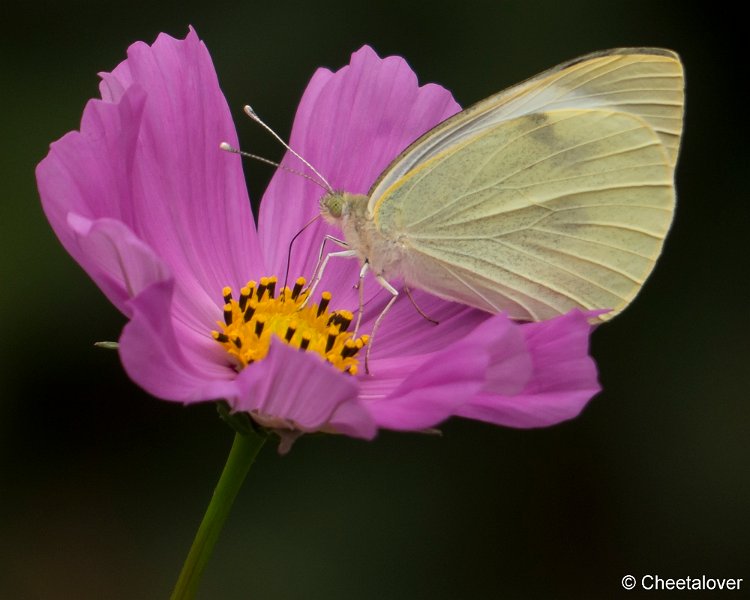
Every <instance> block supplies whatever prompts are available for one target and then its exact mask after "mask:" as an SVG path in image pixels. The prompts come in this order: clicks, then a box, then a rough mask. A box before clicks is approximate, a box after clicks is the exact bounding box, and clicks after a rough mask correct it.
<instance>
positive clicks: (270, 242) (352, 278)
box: [260, 46, 459, 308]
mask: <svg viewBox="0 0 750 600" xmlns="http://www.w3.org/2000/svg"><path fill="white" fill-rule="evenodd" d="M458 110H459V106H458V105H457V104H456V103H455V102H454V100H453V98H452V97H451V95H450V93H449V92H448V91H447V90H445V89H443V88H441V87H440V86H437V85H433V84H429V85H425V86H423V87H419V86H418V82H417V78H416V75H415V74H414V73H413V72H412V70H411V69H410V68H409V65H408V64H407V63H406V62H405V61H404V60H403V59H402V58H400V57H394V56H391V57H388V58H385V59H381V58H379V57H378V56H377V54H375V52H374V51H373V50H372V49H371V48H369V47H368V46H364V47H363V48H361V49H360V50H358V51H357V52H355V53H354V54H353V55H352V59H351V63H350V64H349V65H348V66H346V67H343V68H342V69H340V70H339V71H337V72H335V73H331V72H330V71H328V70H327V69H319V70H318V71H317V72H316V73H315V75H314V76H313V78H312V80H311V81H310V83H309V85H308V87H307V90H306V91H305V93H304V96H303V97H302V101H301V102H300V105H299V108H298V110H297V115H296V117H295V121H294V127H293V129H292V135H291V146H292V148H294V149H295V150H296V151H297V152H299V153H300V154H301V155H302V156H304V157H305V158H306V159H307V160H308V161H309V162H310V163H311V164H312V165H314V166H315V168H316V169H318V170H319V171H320V172H321V174H323V175H324V176H325V177H326V178H327V179H328V181H329V182H330V183H331V185H332V186H333V187H334V188H335V189H341V190H345V191H348V192H352V193H365V192H367V190H368V189H369V187H370V186H371V185H372V184H373V183H374V182H375V179H376V178H377V177H378V175H379V174H380V173H381V172H382V171H383V170H384V169H385V167H386V166H388V164H389V163H390V162H391V161H392V160H393V159H394V158H395V157H396V156H397V155H398V154H399V152H401V150H403V149H404V148H405V147H406V146H407V145H409V144H410V143H411V142H412V141H414V140H415V139H416V138H417V137H419V136H420V135H421V134H422V133H424V132H425V131H427V130H428V129H430V128H431V127H433V126H435V125H436V124H438V123H439V122H440V121H442V120H444V119H446V118H447V117H449V116H450V115H452V114H454V113H456V112H457V111H458ZM282 162H283V164H285V165H287V166H289V167H291V168H293V169H297V170H300V171H304V172H307V173H310V171H309V169H307V167H305V166H304V165H302V163H301V162H300V161H299V160H297V159H296V158H294V157H292V156H291V155H289V154H287V156H285V158H284V160H283V161H282ZM323 194H324V190H322V189H320V188H319V187H318V186H316V185H315V184H313V183H311V182H309V181H307V180H305V179H303V178H302V177H299V176H298V175H293V174H290V173H287V172H284V171H282V170H279V171H277V172H276V174H275V176H274V178H273V180H272V181H271V184H270V185H269V187H268V190H267V191H266V193H265V195H264V196H263V202H262V204H261V210H260V236H261V244H262V246H263V248H264V251H265V254H266V257H267V260H268V265H269V267H272V269H273V271H274V272H281V271H282V270H283V268H284V265H285V261H286V255H287V249H288V245H289V240H290V239H291V237H292V236H293V235H294V234H295V233H296V232H297V231H298V230H299V229H300V228H301V227H302V226H303V225H304V224H305V223H307V222H308V221H309V220H310V219H311V218H313V217H314V216H315V215H316V214H318V212H319V209H318V200H319V199H320V197H321V196H322V195H323ZM326 233H329V234H335V235H337V236H338V237H340V232H337V231H335V230H333V229H332V228H330V227H329V226H328V225H327V224H325V223H323V222H322V220H319V221H317V222H316V223H315V224H314V225H313V226H311V227H310V228H308V230H306V231H305V233H304V234H302V235H301V236H300V238H298V240H297V242H295V246H294V249H293V257H292V267H293V268H292V269H291V272H292V274H293V276H294V277H297V276H299V275H303V276H308V277H309V276H310V274H311V273H312V270H313V268H314V266H315V262H316V259H317V256H318V250H319V247H320V244H321V242H322V240H323V236H324V235H325V234H326ZM334 250H336V248H335V247H333V248H330V249H329V250H328V252H330V251H334ZM335 263H336V264H332V265H331V267H330V268H329V270H328V271H327V272H326V277H325V280H324V282H323V284H322V286H323V287H322V288H321V289H328V290H332V291H333V293H334V297H335V302H336V303H337V306H348V307H349V308H352V307H355V306H356V304H357V299H356V294H355V293H354V292H353V290H352V286H353V285H354V284H355V283H356V275H357V272H358V270H359V266H358V265H357V264H356V261H347V260H343V259H338V260H336V261H335ZM368 283H369V286H368V288H369V289H368V288H366V292H367V295H368V298H369V297H370V296H371V295H372V294H374V293H375V292H377V291H378V290H377V284H375V282H374V281H372V280H369V282H368Z"/></svg>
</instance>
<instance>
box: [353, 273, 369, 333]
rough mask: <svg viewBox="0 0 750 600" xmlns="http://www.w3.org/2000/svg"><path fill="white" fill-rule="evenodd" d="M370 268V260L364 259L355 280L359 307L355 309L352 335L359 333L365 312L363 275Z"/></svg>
mask: <svg viewBox="0 0 750 600" xmlns="http://www.w3.org/2000/svg"><path fill="white" fill-rule="evenodd" d="M369 269H370V261H368V260H365V262H364V263H362V268H361V269H360V270H359V281H358V282H357V293H358V295H359V308H358V309H357V324H356V325H355V326H354V337H355V338H356V337H357V334H358V333H359V325H360V323H362V315H363V314H364V312H365V275H366V274H367V271H368V270H369Z"/></svg>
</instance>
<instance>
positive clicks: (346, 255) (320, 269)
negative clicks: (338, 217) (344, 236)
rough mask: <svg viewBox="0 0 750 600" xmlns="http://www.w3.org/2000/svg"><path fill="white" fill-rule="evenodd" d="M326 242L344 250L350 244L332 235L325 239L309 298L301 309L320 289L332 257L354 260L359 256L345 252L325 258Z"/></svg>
mask: <svg viewBox="0 0 750 600" xmlns="http://www.w3.org/2000/svg"><path fill="white" fill-rule="evenodd" d="M326 242H333V243H334V244H338V245H339V246H341V247H342V248H348V247H349V244H347V243H346V242H345V241H344V240H340V239H338V238H335V237H333V236H332V235H327V236H325V237H324V238H323V243H322V244H321V245H320V252H319V253H318V262H317V264H316V265H315V270H314V271H313V278H312V283H311V284H310V287H309V288H308V294H307V298H305V300H304V301H303V302H302V304H301V305H300V309H302V308H305V306H307V303H308V302H309V301H310V298H312V295H313V293H314V292H315V289H316V288H317V287H318V284H319V283H320V280H321V279H322V277H323V271H325V268H326V265H327V264H328V259H330V258H331V257H334V258H354V257H355V256H356V255H357V253H356V252H355V251H354V250H343V251H341V252H329V253H328V254H326V255H325V257H324V256H323V251H324V249H325V246H326Z"/></svg>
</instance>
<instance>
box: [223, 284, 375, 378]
mask: <svg viewBox="0 0 750 600" xmlns="http://www.w3.org/2000/svg"><path fill="white" fill-rule="evenodd" d="M277 283H278V279H277V278H276V277H275V276H274V277H261V279H260V281H259V282H255V281H248V282H247V285H245V286H244V287H242V288H241V289H240V296H239V298H237V299H235V298H234V296H233V295H232V288H230V287H228V286H227V287H225V288H223V289H222V290H221V295H222V300H223V301H224V306H223V309H222V310H223V313H224V314H223V317H224V321H223V322H221V321H217V322H216V323H217V325H218V326H219V328H220V329H219V330H218V331H212V332H211V336H212V337H213V339H214V340H216V341H217V342H218V343H219V344H221V345H222V346H223V347H224V349H225V350H226V351H227V353H228V354H229V355H230V356H231V357H232V361H233V362H234V364H235V368H236V369H237V370H240V369H242V368H244V367H246V366H247V365H249V364H251V363H253V362H255V361H258V360H262V359H264V358H265V357H266V355H267V354H268V349H269V348H270V346H271V338H272V336H276V338H277V339H279V340H281V341H283V342H284V343H286V344H289V345H290V346H293V347H294V348H298V349H299V350H300V351H302V352H316V353H318V354H320V355H321V356H322V357H323V358H325V359H326V360H327V361H328V362H330V363H331V364H332V365H333V366H335V367H336V368H337V369H339V370H341V371H344V372H346V373H349V374H351V375H356V373H357V365H358V364H359V361H358V360H357V354H358V353H359V351H360V350H362V348H363V347H364V346H365V345H366V344H367V342H368V339H369V337H368V336H366V335H363V336H362V337H359V338H354V336H353V334H352V333H351V332H349V331H347V329H348V327H349V325H350V324H351V322H352V319H353V318H354V315H353V314H352V313H351V312H350V311H348V310H339V311H330V312H329V310H328V306H329V304H330V302H331V299H332V296H331V293H330V292H323V293H322V294H321V300H320V304H313V303H309V304H307V305H306V306H305V307H304V308H302V309H300V306H301V305H302V303H303V302H304V301H305V299H306V298H307V296H308V293H309V292H308V290H306V289H304V287H305V283H306V282H305V279H304V277H300V278H298V279H297V280H296V281H295V283H294V287H293V288H292V289H289V288H288V287H287V288H284V290H282V291H281V292H280V293H279V294H278V295H277V294H276V284H277Z"/></svg>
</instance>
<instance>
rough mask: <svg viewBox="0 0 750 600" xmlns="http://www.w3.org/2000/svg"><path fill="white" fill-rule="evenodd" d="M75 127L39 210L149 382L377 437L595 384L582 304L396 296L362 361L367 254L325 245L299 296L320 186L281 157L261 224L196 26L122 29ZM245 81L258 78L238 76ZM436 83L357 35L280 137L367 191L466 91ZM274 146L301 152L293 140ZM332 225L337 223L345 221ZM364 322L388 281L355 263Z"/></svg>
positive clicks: (523, 410) (40, 175)
mask: <svg viewBox="0 0 750 600" xmlns="http://www.w3.org/2000/svg"><path fill="white" fill-rule="evenodd" d="M101 78H102V82H101V84H100V91H101V99H93V100H91V101H89V103H88V104H87V106H86V108H85V110H84V113H83V118H82V121H81V127H80V131H73V132H70V133H68V134H66V135H65V136H63V137H62V138H61V139H60V140H58V141H57V142H55V143H53V144H52V146H51V149H50V152H49V154H48V156H47V157H46V158H45V159H44V160H43V161H42V162H41V163H40V164H39V166H38V168H37V172H36V175H37V182H38V186H39V191H40V195H41V198H42V203H43V207H44V211H45V213H46V215H47V218H48V219H49V221H50V223H51V225H52V227H53V228H54V230H55V232H56V234H57V236H58V237H59V239H60V241H61V242H62V244H63V246H64V247H65V248H66V250H67V251H68V252H69V253H70V254H71V255H72V256H73V258H74V259H75V260H76V261H77V262H78V263H79V264H80V265H81V266H82V267H83V268H84V269H85V270H86V272H87V273H88V274H89V275H90V276H91V277H92V279H93V280H94V281H95V282H96V283H97V285H98V286H99V287H100V288H101V290H102V291H103V292H104V294H106V296H107V297H108V298H109V299H110V300H111V301H112V302H113V303H114V305H115V306H116V307H117V308H118V309H119V310H120V311H122V312H123V314H124V315H125V316H126V317H127V319H128V323H127V324H126V325H125V327H124V329H123V332H122V335H121V337H120V340H119V353H120V356H121V360H122V363H123V365H124V368H125V370H126V371H127V373H128V375H129V376H130V377H131V378H132V379H133V380H134V381H135V382H136V383H137V384H138V385H140V386H141V387H143V388H144V389H145V390H147V391H148V392H150V393H151V394H153V395H154V396H156V397H158V398H161V399H164V400H170V401H175V402H182V403H185V404H190V403H194V402H203V401H210V400H217V399H224V400H226V402H227V403H228V404H229V406H230V407H231V409H232V410H233V411H243V412H247V413H249V414H250V415H251V416H252V417H253V418H254V419H255V420H256V421H257V422H258V423H260V424H261V425H263V426H266V427H270V428H273V429H275V430H276V431H277V432H280V433H281V434H282V435H283V434H286V438H287V439H288V440H289V439H292V438H293V437H294V436H296V435H298V434H299V433H303V432H312V431H327V432H335V433H340V434H346V435H350V436H355V437H360V438H367V439H370V438H372V437H374V436H375V435H376V432H377V430H378V429H379V428H388V429H396V430H422V429H425V428H430V427H434V426H435V425H438V424H439V423H441V422H442V421H444V420H445V419H447V418H449V417H451V416H454V415H455V416H462V417H468V418H472V419H481V420H484V421H488V422H491V423H496V424H502V425H508V426H513V427H537V426H545V425H550V424H554V423H557V422H560V421H562V420H565V419H569V418H572V417H574V416H576V415H577V414H578V413H579V412H580V411H581V409H582V408H583V406H584V405H585V404H586V402H587V401H588V400H589V399H590V398H591V397H592V396H593V395H594V394H595V393H596V392H597V391H598V389H599V387H598V384H597V379H596V368H595V365H594V363H593V361H592V359H591V358H590V357H589V356H588V339H589V333H590V329H591V328H590V326H589V324H588V322H587V318H586V315H584V314H583V313H580V312H577V311H574V312H571V313H569V314H567V315H564V316H562V317H559V318H556V319H553V320H551V321H547V322H541V323H533V324H518V323H514V322H512V321H510V320H509V319H507V318H506V317H505V316H504V315H502V314H497V315H490V314H487V313H483V312H480V311H477V310H474V309H470V308H467V307H464V306H461V305H459V304H455V303H450V302H446V301H443V300H440V299H438V298H435V297H433V296H430V295H429V294H426V293H420V292H418V291H417V292H415V293H414V297H415V301H416V303H417V305H419V306H420V308H422V309H423V311H424V312H425V313H427V314H428V315H430V316H431V317H432V318H434V319H436V320H437V321H438V322H439V324H438V325H434V324H432V323H430V322H428V321H426V320H425V319H423V318H422V317H420V316H419V314H418V313H417V312H416V310H415V308H414V306H412V304H411V303H410V302H408V300H406V299H405V298H402V299H400V300H399V302H397V303H396V304H395V306H394V307H393V309H392V310H391V312H390V313H389V314H388V316H387V318H386V319H385V320H384V322H383V326H382V327H381V328H380V329H379V331H378V340H377V344H376V345H374V346H373V351H372V357H371V361H370V364H369V367H370V372H371V374H366V373H365V372H364V369H363V368H362V365H361V362H362V359H363V355H364V351H362V348H363V346H365V345H366V344H367V343H368V337H367V336H366V335H359V337H356V338H355V336H354V334H353V332H352V331H351V329H352V326H351V320H352V313H353V312H355V311H356V309H357V306H358V296H357V292H356V290H354V288H353V286H354V284H355V283H356V281H357V274H358V271H359V265H358V264H356V261H351V260H343V259H342V260H338V261H336V260H334V261H332V262H331V263H330V265H329V267H328V269H327V270H326V273H325V277H324V279H323V282H322V284H321V287H320V288H319V289H322V290H325V291H326V292H325V293H323V294H320V295H319V294H317V293H316V296H317V297H313V298H310V299H309V301H308V302H307V304H306V305H305V306H304V308H302V309H301V310H300V306H301V305H302V304H303V302H304V300H305V298H306V295H307V292H306V290H305V280H304V279H302V278H303V277H308V278H309V277H310V276H311V274H312V273H313V270H314V268H315V265H316V262H317V256H318V250H319V247H320V243H321V240H322V239H323V236H324V235H325V234H326V233H331V234H336V233H337V232H336V231H334V230H332V229H331V228H330V226H329V225H327V224H326V223H325V222H324V221H323V220H322V219H319V220H318V221H316V222H315V223H314V224H313V225H312V226H311V227H309V228H308V229H307V230H306V231H305V232H304V233H303V234H302V235H301V236H300V237H299V239H298V241H297V242H296V243H295V245H294V247H293V252H292V255H291V261H290V264H289V273H290V275H289V282H290V283H289V286H288V288H287V289H285V290H284V289H282V287H283V280H284V273H285V270H286V267H287V252H288V249H289V243H290V240H291V238H292V236H293V235H294V234H295V233H297V232H298V231H299V230H300V229H301V227H302V226H303V225H304V224H305V223H306V222H308V221H309V220H310V219H311V218H312V217H313V216H315V214H316V212H317V211H318V200H319V198H320V197H321V195H322V194H323V191H322V190H321V189H320V188H319V187H318V186H316V185H315V184H314V183H313V182H311V181H309V180H307V179H304V178H302V177H300V176H298V175H295V174H293V173H290V172H288V171H284V170H281V169H279V170H277V172H276V173H275V175H274V177H273V179H272V181H271V183H270V185H269V187H268V190H267V191H266V193H265V194H264V196H263V199H262V202H261V208H260V216H259V226H258V228H257V230H256V227H255V223H254V219H253V215H252V212H251V208H250V202H249V199H248V194H247V190H246V187H245V181H244V177H243V172H242V165H241V159H240V158H239V157H238V156H237V155H232V154H229V153H227V152H223V151H221V150H220V149H219V144H220V143H221V142H224V141H226V142H228V143H229V144H231V145H233V146H237V145H238V142H237V134H236V132H235V128H234V125H233V122H232V119H231V116H230V111H229V108H228V106H227V103H226V100H225V98H224V96H223V94H222V92H221V90H220V88H219V84H218V81H217V76H216V72H215V70H214V67H213V65H212V62H211V58H210V56H209V54H208V51H207V49H206V47H205V45H204V44H203V43H202V42H201V41H200V40H199V38H198V36H197V34H196V33H195V32H194V31H193V30H192V29H191V30H190V31H189V33H188V35H187V37H186V38H185V39H184V40H176V39H174V38H171V37H169V36H167V35H165V34H162V35H160V36H159V37H158V39H157V40H156V41H155V43H154V44H153V45H151V46H149V45H147V44H145V43H136V44H133V45H132V46H131V47H130V48H129V49H128V57H127V59H126V60H124V61H123V62H122V63H120V64H119V65H118V66H117V67H116V68H115V69H114V70H113V71H112V72H111V73H102V74H101ZM248 93H249V94H252V90H248ZM459 109H460V108H459V106H458V104H456V102H455V101H454V100H453V98H452V97H451V95H450V93H449V92H448V91H447V90H445V89H443V88H442V87H440V86H437V85H433V84H428V85H425V86H422V87H420V86H419V85H418V83H417V78H416V76H415V74H414V73H413V72H412V71H411V69H410V68H409V66H408V65H407V63H406V62H405V61H404V60H403V59H401V58H399V57H388V58H385V59H381V58H379V57H378V56H377V55H376V54H375V52H374V51H373V50H372V49H370V48H369V47H367V46H365V47H363V48H361V49H360V50H359V51H357V52H356V53H354V54H353V55H352V59H351V63H350V64H349V65H348V66H345V67H344V68H342V69H340V70H339V71H337V72H335V73H334V72H331V71H329V70H327V69H319V70H318V71H317V72H316V73H315V74H314V76H313V78H312V80H311V81H310V83H309V85H308V87H307V89H306V91H305V93H304V95H303V98H302V101H301V103H300V105H299V108H298V110H297V115H296V118H295V121H294V127H293V130H292V135H291V140H290V144H291V146H292V147H293V148H294V149H295V150H296V151H297V152H299V153H300V154H301V155H302V156H304V157H305V158H306V159H307V160H308V161H309V162H310V163H311V164H313V165H315V167H316V168H317V169H318V170H319V171H320V172H321V173H323V174H325V176H326V178H327V179H328V180H329V181H330V182H331V184H332V185H333V187H334V188H336V189H342V190H346V191H348V192H352V193H366V191H367V190H368V188H369V187H370V185H371V184H372V183H373V182H374V181H375V179H376V178H377V176H378V175H379V174H380V172H381V171H382V170H383V169H384V168H385V167H386V166H387V165H388V163H389V162H390V161H391V160H392V159H393V158H395V157H396V156H397V154H398V153H399V152H400V151H401V150H402V149H403V148H404V147H406V146H407V145H408V144H409V143H410V142H411V141H413V140H414V139H415V138H416V137H418V136H419V135H420V134H422V133H424V132H425V131H427V130H428V129H430V128H431V127H433V126H434V125H436V124H437V123H439V122H440V121H442V120H443V119H445V118H447V117H448V116H450V115H452V114H454V113H455V112H457V111H458V110H459ZM283 164H284V165H286V166H288V167H289V168H291V169H296V170H298V171H305V170H306V167H305V166H304V165H303V164H302V163H301V162H300V161H298V159H296V158H295V157H294V156H291V155H290V154H287V156H285V158H284V160H283ZM339 235H340V234H339ZM366 284H368V285H366V287H365V294H364V296H365V311H364V319H363V322H362V326H361V328H360V334H361V333H367V332H369V331H371V329H372V325H373V322H374V319H375V317H377V315H378V314H379V313H380V311H381V310H382V307H383V306H384V304H385V302H386V300H387V299H388V298H387V297H388V294H387V293H385V292H384V291H383V290H382V289H381V288H380V286H378V285H377V284H374V283H373V282H372V281H366Z"/></svg>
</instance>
